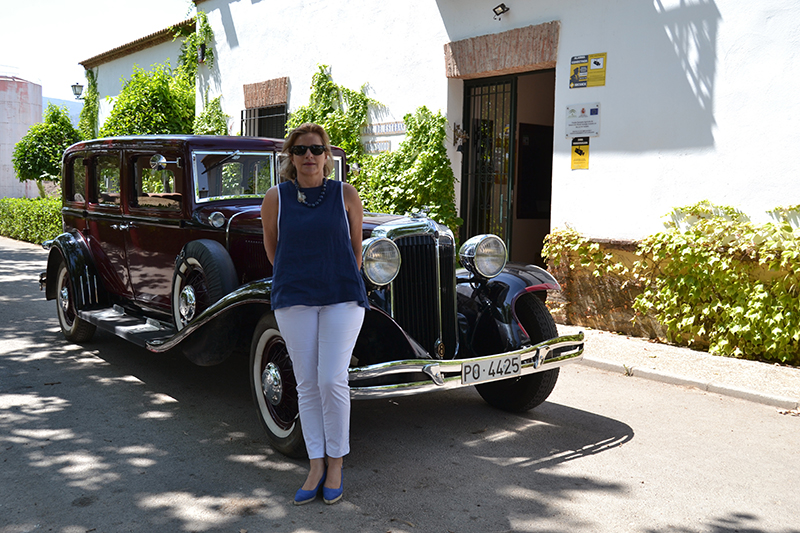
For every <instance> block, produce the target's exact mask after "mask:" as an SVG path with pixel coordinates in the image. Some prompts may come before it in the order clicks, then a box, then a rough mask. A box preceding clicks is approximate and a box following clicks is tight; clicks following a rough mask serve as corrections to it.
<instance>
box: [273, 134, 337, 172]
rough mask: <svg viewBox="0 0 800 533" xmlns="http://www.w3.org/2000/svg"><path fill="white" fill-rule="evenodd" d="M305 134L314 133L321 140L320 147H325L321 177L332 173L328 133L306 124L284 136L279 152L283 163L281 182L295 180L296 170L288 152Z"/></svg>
mask: <svg viewBox="0 0 800 533" xmlns="http://www.w3.org/2000/svg"><path fill="white" fill-rule="evenodd" d="M306 133H316V134H317V135H319V136H320V138H321V139H322V145H323V146H324V147H325V154H326V155H327V156H328V157H327V158H326V159H325V166H324V167H323V169H322V175H323V176H325V177H328V176H330V175H331V172H333V154H332V153H331V139H330V137H328V133H327V132H326V131H325V128H323V127H322V126H320V125H319V124H314V123H312V122H306V123H305V124H300V125H299V126H297V127H296V128H295V129H293V130H292V131H291V132H289V135H287V136H286V141H284V143H283V149H282V150H281V155H282V156H283V161H282V162H281V178H283V181H286V180H294V179H296V178H297V169H296V168H295V167H294V163H292V157H291V152H290V151H289V150H290V149H291V148H292V146H294V145H295V144H297V138H298V137H300V136H301V135H305V134H306Z"/></svg>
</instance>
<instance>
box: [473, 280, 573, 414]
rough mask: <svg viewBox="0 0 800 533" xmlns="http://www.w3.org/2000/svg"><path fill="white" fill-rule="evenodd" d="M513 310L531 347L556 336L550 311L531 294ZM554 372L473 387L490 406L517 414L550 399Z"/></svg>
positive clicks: (554, 379)
mask: <svg viewBox="0 0 800 533" xmlns="http://www.w3.org/2000/svg"><path fill="white" fill-rule="evenodd" d="M515 310H516V312H517V317H518V318H519V321H520V323H521V324H522V327H523V328H525V332H526V333H527V334H528V336H529V337H530V339H531V344H537V343H539V342H542V341H545V340H547V339H552V338H554V337H558V330H557V329H556V323H555V321H554V320H553V317H552V315H550V311H548V309H547V306H546V305H545V304H544V302H543V301H541V300H540V299H539V298H537V297H536V296H534V295H533V294H523V295H522V296H520V297H519V299H518V300H517V302H516V307H515ZM558 371H559V369H558V368H554V369H552V370H547V371H545V372H539V373H536V374H529V375H527V376H521V377H519V378H516V379H504V380H501V381H493V382H490V383H484V384H483V385H476V386H475V388H476V389H477V390H478V393H479V394H480V395H481V397H482V398H483V399H484V400H485V401H486V403H488V404H489V405H491V406H492V407H496V408H498V409H502V410H503V411H510V412H513V413H521V412H524V411H529V410H531V409H533V408H534V407H536V406H537V405H539V404H541V403H542V402H544V401H545V400H546V399H547V397H548V396H550V393H551V392H553V389H554V388H555V386H556V381H557V380H558Z"/></svg>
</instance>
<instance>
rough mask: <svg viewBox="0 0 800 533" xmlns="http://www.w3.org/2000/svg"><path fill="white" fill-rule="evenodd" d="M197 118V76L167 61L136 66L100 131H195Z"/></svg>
mask: <svg viewBox="0 0 800 533" xmlns="http://www.w3.org/2000/svg"><path fill="white" fill-rule="evenodd" d="M193 122H194V76H191V75H189V74H188V73H187V72H186V70H185V69H182V68H178V69H176V70H175V71H174V72H173V70H172V69H171V68H170V67H169V65H166V64H164V65H153V68H152V70H151V71H150V72H146V71H145V70H143V69H142V68H140V67H139V66H134V67H133V74H132V75H131V78H130V79H129V80H127V81H126V82H125V85H124V86H123V87H122V91H121V92H120V93H119V95H118V96H117V97H116V99H115V100H114V107H113V108H112V109H111V113H110V114H109V116H108V119H107V120H106V121H105V123H104V124H103V127H102V128H101V129H100V135H101V136H103V137H111V136H114V135H155V134H166V133H191V132H192V124H193Z"/></svg>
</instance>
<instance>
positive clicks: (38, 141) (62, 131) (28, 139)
mask: <svg viewBox="0 0 800 533" xmlns="http://www.w3.org/2000/svg"><path fill="white" fill-rule="evenodd" d="M79 140H80V134H79V133H78V131H77V130H76V129H75V127H74V126H73V125H72V122H71V121H70V119H69V113H68V112H67V108H66V107H56V106H54V105H53V104H50V103H49V104H47V109H45V112H44V122H40V123H38V124H34V125H33V126H31V127H30V129H29V130H28V133H26V134H25V136H24V137H23V138H22V139H21V140H20V141H19V142H18V143H17V144H16V146H15V147H14V154H13V156H12V158H11V160H12V161H13V163H14V171H15V172H16V173H17V178H18V179H19V180H20V181H25V180H33V181H36V182H37V184H38V185H39V191H40V192H43V188H42V183H41V182H42V181H43V180H52V181H59V179H60V177H61V156H62V155H63V154H64V150H66V149H67V147H68V146H70V145H71V144H74V143H76V142H78V141H79ZM43 196H44V195H43Z"/></svg>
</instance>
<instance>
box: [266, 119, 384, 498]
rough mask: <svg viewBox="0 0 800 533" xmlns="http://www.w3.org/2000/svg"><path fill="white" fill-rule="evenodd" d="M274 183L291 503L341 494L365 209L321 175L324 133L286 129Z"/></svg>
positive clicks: (271, 225)
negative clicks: (294, 447) (293, 410)
mask: <svg viewBox="0 0 800 533" xmlns="http://www.w3.org/2000/svg"><path fill="white" fill-rule="evenodd" d="M283 154H284V155H285V156H286V160H284V165H283V168H282V170H281V177H282V178H284V180H286V181H284V182H283V183H281V184H280V185H277V186H275V187H272V188H271V189H270V190H269V191H267V194H266V195H265V196H264V203H263V204H262V206H261V220H262V224H263V226H264V247H265V248H266V250H267V257H268V258H269V260H270V262H271V263H272V264H273V267H274V268H273V278H272V308H273V309H274V310H275V318H276V320H277V322H278V327H279V328H280V331H281V334H282V335H283V338H284V340H285V341H286V348H287V350H288V351H289V357H290V358H291V360H292V365H293V367H294V374H295V378H296V380H297V394H298V403H299V408H300V423H301V425H302V428H303V439H304V440H305V444H306V450H307V451H308V457H309V460H310V468H309V472H308V477H307V478H306V481H305V483H303V486H302V487H301V488H300V489H299V490H298V491H297V494H296V495H295V499H294V503H295V504H296V505H302V504H305V503H309V502H311V501H313V500H314V499H316V497H317V494H318V492H319V490H320V487H321V488H322V497H323V500H324V501H325V503H327V504H332V503H336V502H337V501H339V500H340V499H341V498H342V492H343V490H344V483H343V478H342V462H343V459H344V456H345V455H346V454H347V453H348V452H349V451H350V388H349V386H348V372H347V369H348V367H349V365H350V358H351V355H352V353H353V347H354V346H355V343H356V338H357V337H358V333H359V331H360V330H361V324H362V323H363V321H364V312H365V309H368V308H369V304H368V303H367V295H366V291H365V289H364V281H363V279H362V278H361V273H360V268H361V231H362V228H361V224H362V221H363V218H364V211H363V207H362V205H361V199H360V198H359V196H358V192H357V191H356V189H355V188H354V187H353V186H352V185H350V184H347V183H342V182H339V181H336V180H329V179H327V176H328V175H330V173H331V171H332V170H333V158H332V156H331V147H330V140H329V138H328V134H327V133H326V132H325V130H324V129H323V128H322V127H321V126H318V125H317V124H303V125H301V126H300V127H298V128H296V129H295V130H293V131H292V132H291V133H290V134H289V136H288V138H287V139H286V142H285V144H284V146H283Z"/></svg>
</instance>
